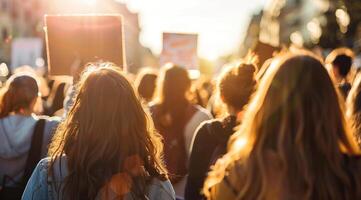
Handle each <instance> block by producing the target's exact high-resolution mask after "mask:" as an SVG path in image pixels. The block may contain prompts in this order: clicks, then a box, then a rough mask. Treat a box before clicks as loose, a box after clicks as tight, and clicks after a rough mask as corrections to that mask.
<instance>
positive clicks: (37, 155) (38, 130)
mask: <svg viewBox="0 0 361 200" xmlns="http://www.w3.org/2000/svg"><path fill="white" fill-rule="evenodd" d="M44 127H45V119H39V120H38V121H37V122H36V124H35V128H34V133H33V137H32V139H31V146H30V151H29V155H28V158H27V159H26V164H25V170H24V175H23V180H22V183H23V184H24V185H26V183H27V182H28V180H29V179H30V176H31V174H32V173H33V171H34V169H35V167H36V165H37V164H38V162H39V161H40V159H41V149H42V143H43V136H44Z"/></svg>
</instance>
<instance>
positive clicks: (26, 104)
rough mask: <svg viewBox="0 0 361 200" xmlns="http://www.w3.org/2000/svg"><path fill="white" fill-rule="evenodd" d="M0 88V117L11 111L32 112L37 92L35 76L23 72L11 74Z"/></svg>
mask: <svg viewBox="0 0 361 200" xmlns="http://www.w3.org/2000/svg"><path fill="white" fill-rule="evenodd" d="M2 90H3V91H2V92H3V93H2V97H1V104H0V118H3V117H6V116H8V115H9V114H10V113H12V112H15V113H21V112H23V111H24V110H29V111H30V112H32V109H33V107H34V105H35V103H36V100H37V97H38V93H39V88H38V83H37V81H36V80H35V78H33V77H32V76H30V75H27V74H23V73H20V74H16V75H13V76H11V77H10V78H9V79H8V81H7V83H6V86H5V87H4V88H3V89H2Z"/></svg>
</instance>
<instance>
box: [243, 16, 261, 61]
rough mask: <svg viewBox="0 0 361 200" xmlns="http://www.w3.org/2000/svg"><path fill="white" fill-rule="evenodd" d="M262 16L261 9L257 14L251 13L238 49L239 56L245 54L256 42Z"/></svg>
mask: <svg viewBox="0 0 361 200" xmlns="http://www.w3.org/2000/svg"><path fill="white" fill-rule="evenodd" d="M262 16H263V11H262V10H261V11H260V12H259V13H258V14H254V15H252V17H251V20H250V21H249V24H248V28H247V30H246V33H245V37H244V39H243V42H242V44H241V46H240V49H239V55H240V56H241V57H243V56H245V55H246V54H247V53H248V50H249V49H253V47H254V46H255V45H256V44H257V41H258V38H259V33H260V24H261V19H262Z"/></svg>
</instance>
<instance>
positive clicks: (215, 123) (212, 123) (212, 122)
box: [198, 119, 222, 130]
mask: <svg viewBox="0 0 361 200" xmlns="http://www.w3.org/2000/svg"><path fill="white" fill-rule="evenodd" d="M221 126H222V121H221V120H220V119H209V120H206V121H203V122H202V123H201V124H200V125H199V128H198V129H203V130H205V129H214V128H216V127H217V128H218V127H221Z"/></svg>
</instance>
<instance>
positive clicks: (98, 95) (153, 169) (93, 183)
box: [49, 64, 167, 199]
mask: <svg viewBox="0 0 361 200" xmlns="http://www.w3.org/2000/svg"><path fill="white" fill-rule="evenodd" d="M77 87H78V92H77V95H76V98H75V99H74V104H73V106H72V108H71V110H70V112H69V115H68V117H67V118H66V119H65V121H64V122H62V123H61V125H60V127H59V128H58V129H57V132H56V136H55V139H54V140H53V142H52V145H51V148H50V152H49V153H50V155H51V156H52V163H53V164H54V163H55V160H56V159H58V158H59V157H61V156H62V155H63V154H65V155H66V158H67V161H68V165H67V166H68V171H69V173H68V174H69V175H68V176H67V177H66V179H65V186H64V192H65V197H66V199H94V198H95V197H96V196H97V195H99V193H98V192H99V191H100V190H101V188H102V187H104V186H107V185H108V184H113V183H111V180H112V179H111V178H112V176H113V175H116V174H118V175H119V177H124V176H126V177H130V179H132V181H131V182H126V183H127V184H131V183H133V185H127V186H126V187H125V186H124V184H123V185H121V184H120V183H121V182H120V183H114V184H115V185H116V186H119V187H120V188H118V189H119V190H121V188H124V187H125V188H128V186H129V188H130V191H127V192H132V194H134V195H136V196H137V197H139V199H143V198H144V195H145V194H146V193H145V189H146V186H145V184H146V183H148V181H149V176H150V177H155V178H158V179H161V180H163V179H165V178H166V176H167V175H166V170H165V168H164V166H163V163H162V161H161V152H162V143H161V140H160V136H159V135H158V134H157V133H155V132H154V131H153V130H154V129H153V128H152V127H153V126H152V122H151V121H150V119H149V116H148V114H147V113H146V112H145V111H144V109H143V108H142V105H141V103H140V102H139V100H138V99H137V97H136V94H135V92H134V90H133V88H132V86H131V84H130V83H129V82H128V80H127V79H126V78H125V76H124V75H123V74H122V72H121V71H120V68H117V67H115V66H113V65H112V64H94V65H93V66H90V67H88V69H87V70H86V71H85V72H84V73H83V75H82V77H81V80H80V82H79V84H78V86H77ZM143 169H144V170H143ZM143 171H144V172H143ZM147 174H149V175H147ZM116 189H117V188H116ZM119 195H120V196H121V195H124V194H119ZM142 195H143V196H142Z"/></svg>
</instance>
